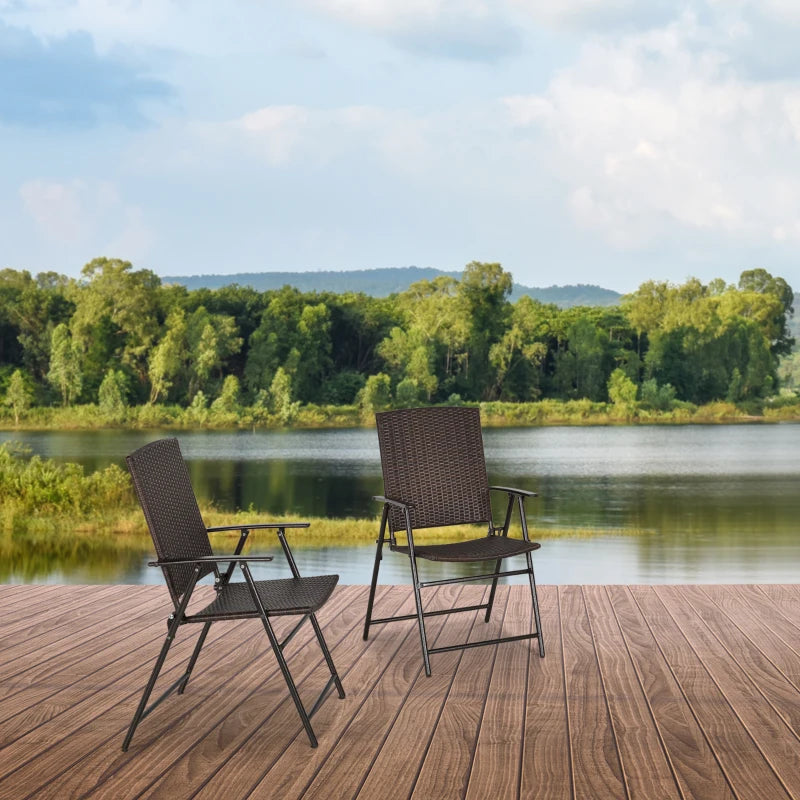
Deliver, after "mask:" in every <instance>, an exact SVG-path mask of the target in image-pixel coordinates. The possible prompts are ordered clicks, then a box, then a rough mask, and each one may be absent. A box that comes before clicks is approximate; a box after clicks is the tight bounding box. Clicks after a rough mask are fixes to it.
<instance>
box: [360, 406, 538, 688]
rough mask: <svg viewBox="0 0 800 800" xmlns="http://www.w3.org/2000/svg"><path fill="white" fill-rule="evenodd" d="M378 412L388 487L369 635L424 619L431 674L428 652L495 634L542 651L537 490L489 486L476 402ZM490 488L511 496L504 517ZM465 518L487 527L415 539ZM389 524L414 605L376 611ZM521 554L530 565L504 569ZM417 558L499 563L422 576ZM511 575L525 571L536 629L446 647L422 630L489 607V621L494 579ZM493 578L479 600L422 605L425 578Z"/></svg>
mask: <svg viewBox="0 0 800 800" xmlns="http://www.w3.org/2000/svg"><path fill="white" fill-rule="evenodd" d="M375 420H376V423H377V427H378V443H379V446H380V452H381V467H382V469H383V485H384V495H382V496H379V497H376V498H374V499H375V500H378V501H380V502H381V503H383V515H382V516H381V527H380V534H379V536H378V547H377V550H376V553H375V567H374V569H373V571H372V584H371V586H370V593H369V600H368V602H367V617H366V621H365V623H364V639H367V637H368V636H369V628H370V625H377V624H381V623H386V622H393V621H396V620H403V619H414V618H416V619H417V621H418V623H419V635H420V641H421V644H422V659H423V661H424V664H425V674H426V675H430V674H431V665H430V658H429V655H430V654H431V653H442V652H445V651H448V650H460V649H463V648H467V647H479V646H481V645H486V644H496V643H498V642H514V641H517V640H520V639H538V640H539V655H540V656H542V657H544V641H543V639H542V626H541V622H540V619H539V601H538V598H537V596H536V580H535V578H534V575H533V560H532V558H531V553H532V552H533V551H534V550H538V549H539V547H540V545H539V544H538V543H537V542H532V541H530V539H529V536H528V526H527V522H526V520H525V507H524V501H525V498H526V497H534V496H535V494H534V493H533V492H526V491H524V490H522V489H511V488H508V487H505V486H489V481H488V478H487V475H486V461H485V459H484V453H483V438H482V436H481V422H480V412H479V411H478V409H477V408H447V407H435V408H412V409H404V410H401V411H385V412H382V413H379V414H376V415H375ZM490 490H494V491H496V492H501V493H504V494H505V495H506V496H507V498H508V502H507V505H506V511H505V519H504V522H503V524H502V525H495V524H494V523H493V522H492V507H491V501H490ZM515 505H516V507H517V509H518V511H519V517H520V523H521V526H522V539H517V538H512V537H511V536H509V535H508V532H509V526H510V524H511V517H512V512H513V509H514V506H515ZM467 523H482V524H484V525H486V526H487V529H488V530H487V535H486V536H483V537H481V538H479V539H470V540H469V541H459V542H453V543H449V544H431V545H415V543H414V531H416V530H419V529H420V528H431V527H443V526H447V525H462V524H467ZM387 527H388V544H389V549H390V550H392V551H394V552H396V553H404V554H405V555H407V556H408V557H409V560H410V563H411V581H412V584H413V586H414V599H415V600H416V605H417V613H416V614H406V615H404V616H395V617H384V618H378V619H374V618H373V617H372V606H373V602H374V599H375V587H376V585H377V583H378V570H379V569H380V564H381V559H382V558H383V552H382V551H383V545H384V544H385V543H386V542H387V536H386V533H387ZM398 531H402V532H404V533H405V534H406V539H407V544H400V543H398V541H397V540H396V538H395V534H396V533H397V532H398ZM520 555H524V556H525V558H526V561H527V567H526V568H525V569H516V570H510V571H506V572H501V571H500V568H501V565H502V562H503V560H504V559H506V558H510V557H512V556H520ZM418 558H423V559H427V560H429V561H451V562H473V561H494V562H495V567H494V572H491V573H488V574H482V575H468V576H464V577H457V578H446V579H443V580H433V581H421V580H420V579H419V576H418V572H417V559H418ZM510 575H527V576H528V580H529V582H530V587H531V600H532V602H533V615H534V620H535V624H536V630H535V631H534V632H533V633H529V634H524V635H521V636H506V637H503V638H499V639H485V640H483V641H478V642H468V643H467V642H465V643H464V644H456V645H450V646H448V647H428V640H427V638H426V635H425V618H426V617H429V616H434V615H438V614H452V613H455V612H458V611H478V610H480V609H486V614H485V617H484V620H485V621H486V622H488V621H489V618H490V616H491V613H492V605H493V603H494V597H495V591H496V589H497V580H498V578H501V577H504V576H510ZM488 578H491V580H492V588H491V590H490V592H489V598H488V600H487V601H486V602H485V603H482V604H481V605H472V606H463V607H459V608H451V609H445V610H442V611H425V610H424V608H423V605H422V595H421V591H420V590H421V589H423V588H425V587H427V586H441V585H443V584H449V583H460V582H464V581H474V580H482V579H484V580H485V579H488Z"/></svg>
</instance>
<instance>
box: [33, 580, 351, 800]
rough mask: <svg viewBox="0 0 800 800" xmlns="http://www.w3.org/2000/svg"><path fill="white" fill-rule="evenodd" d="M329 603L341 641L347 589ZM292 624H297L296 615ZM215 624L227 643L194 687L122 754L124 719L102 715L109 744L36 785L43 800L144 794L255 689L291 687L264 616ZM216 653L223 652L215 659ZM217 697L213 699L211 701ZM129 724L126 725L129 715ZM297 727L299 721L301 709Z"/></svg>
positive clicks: (305, 634)
mask: <svg viewBox="0 0 800 800" xmlns="http://www.w3.org/2000/svg"><path fill="white" fill-rule="evenodd" d="M328 607H330V608H329V609H328ZM326 609H328V611H329V613H332V614H333V617H332V618H330V617H328V618H326V619H325V620H324V624H325V626H326V630H327V631H328V633H329V635H330V636H331V638H332V639H333V640H334V641H336V639H338V637H339V636H340V635H341V634H342V632H343V631H346V630H348V629H349V628H350V627H351V626H352V623H353V619H352V614H350V613H349V612H348V608H347V595H346V594H345V593H338V595H337V594H334V597H333V598H332V599H331V600H330V601H329V603H328V604H327V605H326ZM320 616H322V615H320ZM280 621H281V622H282V623H284V624H283V625H282V629H283V630H284V632H285V631H287V630H290V629H291V627H292V624H293V623H292V621H291V620H290V618H283V619H281V620H280ZM293 622H294V623H296V622H297V619H296V618H295V619H294V621H293ZM321 624H323V623H321ZM215 629H218V630H219V631H223V632H224V633H223V635H222V636H221V642H220V643H219V644H217V645H216V646H215V647H214V649H213V651H212V652H211V653H209V654H208V656H209V657H210V656H212V655H213V657H214V662H213V664H212V665H210V666H204V665H201V664H198V667H199V668H200V669H202V671H200V670H198V674H197V676H196V677H193V678H192V682H191V683H190V685H189V687H190V688H189V690H187V692H186V693H185V694H184V695H182V696H180V697H179V698H178V697H173V698H170V700H171V701H172V702H170V701H167V702H166V703H164V704H163V705H162V706H159V707H158V708H157V709H156V710H155V711H153V713H152V714H151V715H150V716H149V717H147V719H146V720H145V721H144V723H143V724H142V725H141V727H140V728H139V729H138V730H137V732H136V737H135V738H134V740H133V742H132V744H131V748H130V750H129V752H127V753H122V752H121V751H120V749H119V747H120V744H121V736H122V734H123V732H124V728H123V727H122V726H120V725H119V720H118V719H115V717H114V716H112V715H111V714H109V715H107V716H106V717H105V718H104V719H103V720H101V722H102V724H103V727H104V729H105V731H107V733H108V738H107V740H106V742H105V746H104V747H102V748H97V749H96V750H95V751H94V752H92V753H90V754H89V755H86V752H85V751H84V752H83V753H81V755H82V756H83V757H82V758H80V759H79V760H77V761H76V762H74V764H73V765H71V768H70V769H68V770H67V771H65V772H63V774H61V775H60V776H58V777H57V778H55V779H51V780H50V781H49V782H48V785H47V786H44V787H39V788H38V789H37V794H36V797H37V800H40V799H41V800H45V798H53V800H57V798H62V797H68V796H72V795H74V794H75V793H76V792H80V793H82V792H90V793H91V796H92V797H109V798H118V797H119V796H120V795H121V794H122V793H123V792H127V793H131V794H138V793H139V792H141V791H143V790H144V789H146V788H147V787H148V785H149V784H150V783H152V781H153V780H155V779H157V778H158V777H160V775H161V774H163V772H164V771H165V770H167V769H169V768H170V767H171V765H172V764H173V763H174V762H175V761H176V760H177V759H179V758H181V757H182V756H183V755H184V754H185V753H186V751H187V750H188V749H190V748H191V747H192V746H193V744H194V743H195V742H196V741H197V740H198V739H201V738H202V737H203V736H204V735H205V733H206V732H207V731H209V730H212V729H214V728H216V727H217V726H218V725H219V723H220V721H221V720H222V719H224V718H225V717H226V716H227V715H228V714H229V713H230V711H231V710H232V709H235V708H236V707H237V706H238V704H239V703H240V702H243V701H246V700H247V698H248V697H250V696H251V695H252V694H253V693H254V692H263V693H264V694H266V695H269V697H270V698H271V699H272V702H273V703H274V704H277V703H279V702H280V701H281V700H283V699H284V697H285V696H286V693H287V688H286V683H285V682H284V680H283V676H282V675H281V673H280V671H279V669H278V666H277V662H276V661H275V658H274V655H273V653H272V650H271V648H270V645H269V641H268V639H267V637H266V634H265V633H264V632H263V627H262V626H261V623H260V621H259V620H257V619H248V620H243V621H241V623H232V622H228V623H218V624H217V625H212V626H211V632H214V631H215ZM312 639H314V632H313V629H312V627H311V626H310V625H305V626H303V628H302V629H301V630H300V632H299V633H298V634H297V636H296V637H295V639H294V640H293V642H292V647H293V648H298V649H302V648H303V647H304V646H305V645H307V644H308V643H309V642H311V641H312ZM223 645H224V647H223ZM218 651H219V655H220V657H217V655H218ZM287 657H288V654H287ZM181 666H183V665H181ZM313 666H314V663H313V662H312V661H311V659H308V661H307V662H306V663H305V664H303V665H302V666H301V667H300V669H298V670H296V671H297V673H298V675H299V677H300V678H301V679H302V677H303V676H304V675H305V674H306V673H307V672H308V671H311V670H312V669H313ZM322 669H323V670H324V674H323V673H322V672H321V671H320V670H319V669H317V670H316V672H317V673H318V682H319V688H322V686H324V684H325V681H326V680H327V678H328V673H327V668H326V667H324V666H323V667H322ZM176 677H177V676H176ZM315 686H316V684H315ZM212 697H213V698H215V699H214V700H211V699H210V698H212ZM124 725H125V726H126V727H127V720H126V721H125V722H124ZM295 725H296V727H298V728H299V727H300V726H301V722H300V718H299V717H298V716H296V715H295ZM72 738H76V737H74V736H73V737H72ZM70 745H72V741H70ZM72 749H73V750H78V749H79V748H72ZM109 750H110V752H109ZM143 763H145V764H147V770H146V771H143V770H142V764H143Z"/></svg>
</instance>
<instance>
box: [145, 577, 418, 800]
mask: <svg viewBox="0 0 800 800" xmlns="http://www.w3.org/2000/svg"><path fill="white" fill-rule="evenodd" d="M379 592H380V587H379ZM376 606H377V607H378V608H380V610H381V614H382V615H383V614H386V615H387V616H389V615H393V614H408V613H411V611H412V610H413V599H412V598H411V596H410V592H409V591H408V588H407V587H391V588H390V589H389V590H388V591H384V592H383V593H382V595H381V594H379V595H378V596H377V597H376ZM357 613H358V618H359V623H358V625H357V626H356V628H355V631H354V634H355V636H354V637H353V640H351V642H350V643H349V644H351V645H354V650H355V652H351V653H350V655H349V657H347V658H345V654H344V653H342V654H340V652H339V650H338V648H337V649H336V650H334V651H333V657H334V659H335V661H336V663H337V665H338V664H339V662H340V661H342V670H343V674H342V682H343V685H344V687H345V692H346V693H347V697H346V699H345V701H344V702H341V703H340V702H330V703H326V704H325V705H323V706H322V708H320V710H319V714H318V716H317V717H315V720H317V719H318V720H319V723H318V724H319V725H320V726H321V729H322V730H324V731H325V735H324V736H322V737H320V741H319V746H318V747H317V748H316V749H314V750H312V749H310V748H309V746H308V739H307V738H305V737H304V736H296V737H294V738H293V740H292V741H291V742H289V743H288V744H287V746H286V747H285V749H280V750H279V749H277V748H276V747H275V744H274V742H275V737H276V733H279V732H280V725H278V724H276V725H274V726H269V727H267V726H263V727H262V728H260V729H259V730H258V731H256V732H254V734H253V737H252V739H251V740H249V741H247V742H246V743H245V744H244V746H243V747H241V748H240V749H239V750H237V751H236V752H235V753H233V754H232V755H231V757H230V758H229V759H228V760H227V761H226V763H225V764H224V765H223V766H222V768H221V769H219V770H218V771H217V772H216V773H215V774H213V777H211V779H210V780H209V781H208V783H207V784H206V785H205V786H203V788H202V789H201V791H200V792H199V793H198V794H197V798H198V800H200V798H217V797H225V798H230V799H231V800H233V799H234V798H242V797H251V796H258V795H259V794H261V793H263V791H264V789H263V788H261V787H267V788H268V789H269V790H271V791H272V792H273V793H274V794H275V795H276V796H284V797H295V796H299V795H300V793H301V791H302V788H303V787H305V786H306V785H307V784H308V783H309V782H310V781H311V780H312V779H313V777H314V775H315V774H316V772H317V771H318V770H319V768H320V767H321V765H322V764H323V763H325V761H326V760H327V759H328V758H329V756H330V753H331V751H332V750H333V749H334V748H335V747H336V746H337V745H338V742H339V740H340V738H341V737H342V735H343V733H344V732H345V731H346V730H347V728H348V727H349V726H350V724H351V723H352V720H353V717H354V716H355V715H356V714H357V713H358V711H359V709H360V707H361V705H362V704H363V702H364V700H365V699H366V697H368V696H369V694H370V692H372V691H373V689H374V687H375V684H376V683H377V682H378V681H379V680H380V678H381V676H382V674H383V672H384V671H385V669H386V666H387V665H388V664H389V663H391V661H392V660H393V659H394V658H395V657H396V655H397V651H398V650H399V649H401V648H403V647H404V646H406V643H407V641H406V640H407V638H408V636H409V635H410V634H413V633H414V630H415V629H414V626H413V623H412V622H398V623H392V627H391V628H387V626H385V625H380V626H376V627H375V628H374V629H373V630H372V631H371V632H370V638H369V640H368V641H367V642H364V641H363V639H362V633H363V621H364V617H365V614H366V598H361V599H360V602H359V603H358V606H357ZM154 788H155V789H158V788H160V787H158V786H157V787H154ZM251 792H252V793H253V794H251ZM152 796H153V797H155V796H157V795H156V794H155V793H154V794H153V795H152Z"/></svg>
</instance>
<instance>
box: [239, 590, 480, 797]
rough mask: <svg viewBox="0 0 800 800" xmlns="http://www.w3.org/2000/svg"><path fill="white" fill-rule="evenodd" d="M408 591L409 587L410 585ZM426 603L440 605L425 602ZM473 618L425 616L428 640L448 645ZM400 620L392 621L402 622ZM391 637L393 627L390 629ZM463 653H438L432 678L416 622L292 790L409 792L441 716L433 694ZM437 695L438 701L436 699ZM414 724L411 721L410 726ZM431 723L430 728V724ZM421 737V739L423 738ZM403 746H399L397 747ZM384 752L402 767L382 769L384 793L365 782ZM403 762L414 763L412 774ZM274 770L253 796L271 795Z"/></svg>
mask: <svg viewBox="0 0 800 800" xmlns="http://www.w3.org/2000/svg"><path fill="white" fill-rule="evenodd" d="M407 588H408V591H410V587H407ZM470 588H474V587H457V586H445V587H442V588H441V589H440V590H439V592H438V594H437V596H436V599H437V602H438V603H439V604H441V605H442V606H450V607H452V606H453V605H456V604H457V605H471V604H472V603H473V602H474V600H475V597H476V595H475V594H474V593H470V592H469V591H468V589H470ZM425 605H426V608H429V609H432V608H435V607H436V606H435V605H434V604H433V603H427V602H426V604H425ZM473 622H474V615H473V614H467V613H464V614H455V615H454V616H453V617H447V616H446V615H442V616H438V617H432V618H430V619H429V620H427V621H426V630H427V632H428V641H429V642H431V643H432V645H434V646H435V645H440V646H441V645H444V644H450V643H454V642H456V641H458V639H459V638H461V637H466V636H467V634H468V632H469V630H470V627H471V625H472V624H473ZM398 624H400V623H390V625H392V626H394V625H398ZM387 633H388V634H389V635H390V636H391V635H393V634H392V629H391V628H389V629H387ZM460 655H461V653H444V654H441V655H439V656H438V658H437V664H438V665H437V666H434V667H433V672H432V675H431V677H426V676H425V673H424V670H423V666H422V653H421V651H420V644H419V634H418V631H417V630H416V629H415V628H414V626H413V623H412V627H411V629H410V631H409V633H408V636H407V637H406V639H405V641H404V643H403V647H402V648H401V649H400V650H398V652H397V655H396V656H395V657H394V658H393V659H392V660H391V661H389V662H387V663H386V665H385V669H384V672H383V676H382V677H381V681H380V686H379V687H376V689H378V690H377V691H376V690H373V691H371V692H370V693H369V695H368V696H367V697H366V698H365V699H364V702H363V703H362V705H361V707H360V708H359V710H358V713H357V714H356V715H355V717H354V718H353V721H352V723H351V724H350V725H349V726H348V728H347V730H346V731H345V732H344V734H343V735H342V736H341V738H340V739H339V741H338V742H337V743H336V747H335V748H334V749H333V751H332V752H331V754H330V756H329V757H328V759H327V760H326V761H325V763H324V764H323V765H322V767H321V768H320V769H319V771H317V773H316V774H315V775H314V776H313V780H312V781H311V783H310V784H308V788H307V789H305V791H303V787H302V786H296V788H295V785H294V784H292V788H291V790H290V792H289V794H290V796H291V795H292V794H294V795H298V794H302V796H303V797H304V798H306V800H313V798H330V797H354V796H356V795H357V794H360V793H364V796H366V797H371V796H399V797H407V796H408V794H409V792H410V788H411V786H412V785H413V783H410V784H409V785H408V786H406V785H404V784H403V783H402V782H401V779H402V778H403V777H408V778H409V779H410V780H411V781H413V777H414V776H415V775H416V771H417V768H418V764H419V762H420V760H421V755H418V753H419V751H420V747H424V746H425V743H426V742H427V735H426V730H430V729H431V728H432V727H433V725H434V724H435V720H436V719H437V718H438V713H439V712H438V709H439V707H440V705H441V702H442V700H443V698H442V695H441V694H440V693H437V694H431V693H432V692H436V690H437V689H441V687H442V685H443V684H444V685H445V686H447V685H449V680H450V679H451V678H452V671H451V667H452V666H453V665H454V664H455V663H457V660H458V657H459V656H460ZM437 700H438V702H437ZM409 723H410V726H409ZM428 726H430V728H429V727H428ZM420 740H422V741H420ZM398 748H399V749H398ZM387 749H388V750H387ZM353 752H358V753H360V754H361V756H360V758H359V759H358V762H357V763H353V761H352V760H351V759H350V758H349V755H348V754H349V753H353ZM385 752H389V753H390V754H391V760H392V761H394V762H405V764H397V765H395V766H399V767H400V769H399V770H398V771H396V772H395V771H393V770H392V769H388V770H387V771H386V772H385V773H383V776H382V777H383V778H384V781H383V785H382V787H381V788H380V789H379V791H380V792H382V793H383V794H382V795H375V794H374V790H372V789H367V788H365V787H364V782H365V780H367V779H368V778H369V777H370V776H371V773H372V771H373V769H374V765H375V764H376V763H377V761H378V758H379V757H380V756H382V755H383V754H384V753H385ZM403 766H407V767H409V768H410V770H409V771H410V773H411V774H410V776H409V774H408V771H406V770H404V769H403ZM271 777H272V772H271V773H268V774H267V775H266V776H265V778H264V780H262V781H261V783H260V784H259V785H258V787H257V790H256V792H254V794H253V798H271V797H273V796H274V795H272V794H271V793H270V787H271V785H272V783H271Z"/></svg>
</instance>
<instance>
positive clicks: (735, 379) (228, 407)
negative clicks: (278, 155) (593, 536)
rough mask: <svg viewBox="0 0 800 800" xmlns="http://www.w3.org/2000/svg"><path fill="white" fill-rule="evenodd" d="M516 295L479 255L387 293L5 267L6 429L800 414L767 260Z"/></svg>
mask: <svg viewBox="0 0 800 800" xmlns="http://www.w3.org/2000/svg"><path fill="white" fill-rule="evenodd" d="M511 288H512V277H511V275H510V273H508V272H505V271H504V270H503V269H502V267H501V266H500V265H499V264H485V263H477V262H473V263H471V264H468V265H467V267H466V268H465V270H464V272H463V275H462V277H461V279H460V280H457V279H455V278H452V277H449V276H442V277H439V278H436V279H434V280H432V281H420V282H418V283H416V284H413V285H412V286H411V287H410V288H409V289H408V290H407V291H405V292H401V293H398V294H395V295H392V296H390V297H388V298H375V297H369V296H367V295H364V294H354V293H343V294H334V293H330V292H305V293H303V292H300V291H298V290H296V289H292V288H290V287H284V288H283V289H280V290H270V291H265V292H258V291H256V290H254V289H249V288H247V287H242V286H235V285H233V286H226V287H223V288H221V289H215V290H210V289H195V290H191V291H190V290H187V289H186V288H185V287H183V286H179V285H163V284H162V283H161V281H160V279H159V278H158V277H157V276H156V275H155V274H154V273H152V272H150V271H148V270H135V269H134V268H133V266H132V265H131V264H130V263H129V262H125V261H119V260H115V259H105V258H100V259H95V260H94V261H92V262H90V263H89V264H87V265H86V266H85V267H84V269H83V273H82V278H81V279H80V280H72V279H68V278H65V277H64V276H61V275H58V274H57V273H52V272H51V273H41V274H39V275H37V276H35V277H32V276H31V275H30V274H29V273H28V272H21V271H15V270H3V271H0V400H1V401H2V403H1V404H0V415H1V418H0V424H2V425H4V426H5V427H16V426H19V427H26V428H37V427H43V428H52V427H58V428H92V427H108V426H133V427H157V428H171V427H176V428H181V427H184V428H185V427H247V428H249V427H253V428H258V427H274V426H284V427H285V426H305V427H321V426H333V427H344V426H352V425H359V424H364V423H365V422H366V423H368V424H369V423H370V421H371V419H372V414H373V412H374V411H376V410H380V409H384V408H391V407H404V406H411V405H418V404H426V403H469V404H481V408H482V409H483V416H484V422H485V424H487V425H494V424H587V423H597V424H613V423H618V422H635V421H644V422H707V421H715V420H724V421H735V420H738V419H752V418H754V417H755V418H763V419H777V418H785V419H796V418H800V406H798V405H797V404H796V400H797V398H796V396H795V394H794V392H793V391H792V392H789V394H788V396H781V395H780V393H779V366H780V359H781V358H785V357H787V356H788V355H789V354H790V353H791V350H792V345H793V339H792V337H791V335H790V330H789V326H788V322H789V319H790V315H791V313H792V311H793V309H792V301H793V293H792V289H791V287H789V286H788V284H787V283H786V282H785V281H784V280H783V279H782V278H777V277H773V276H772V275H770V274H769V273H768V272H766V271H765V270H763V269H755V270H748V271H746V272H743V273H742V274H741V277H740V280H739V282H738V283H737V284H736V285H729V284H726V283H725V282H724V281H721V280H715V281H711V282H710V283H709V284H707V285H705V284H702V283H701V282H700V281H698V280H697V279H690V280H688V281H687V282H686V283H684V284H682V285H672V284H668V283H666V282H656V281H648V282H646V283H644V284H642V285H641V286H640V287H639V288H638V289H637V290H636V291H635V292H633V293H631V294H630V295H627V296H625V297H624V298H623V300H622V302H621V304H620V305H619V306H614V307H586V306H584V307H573V308H568V309H560V308H558V307H557V306H555V305H549V304H543V303H540V302H538V301H536V300H533V299H531V298H530V297H527V296H523V297H520V298H519V299H518V300H517V301H516V302H515V303H511V302H510V300H509V297H510V292H511ZM784 374H785V379H786V380H787V382H788V381H789V378H790V375H791V372H790V371H787V370H784Z"/></svg>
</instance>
